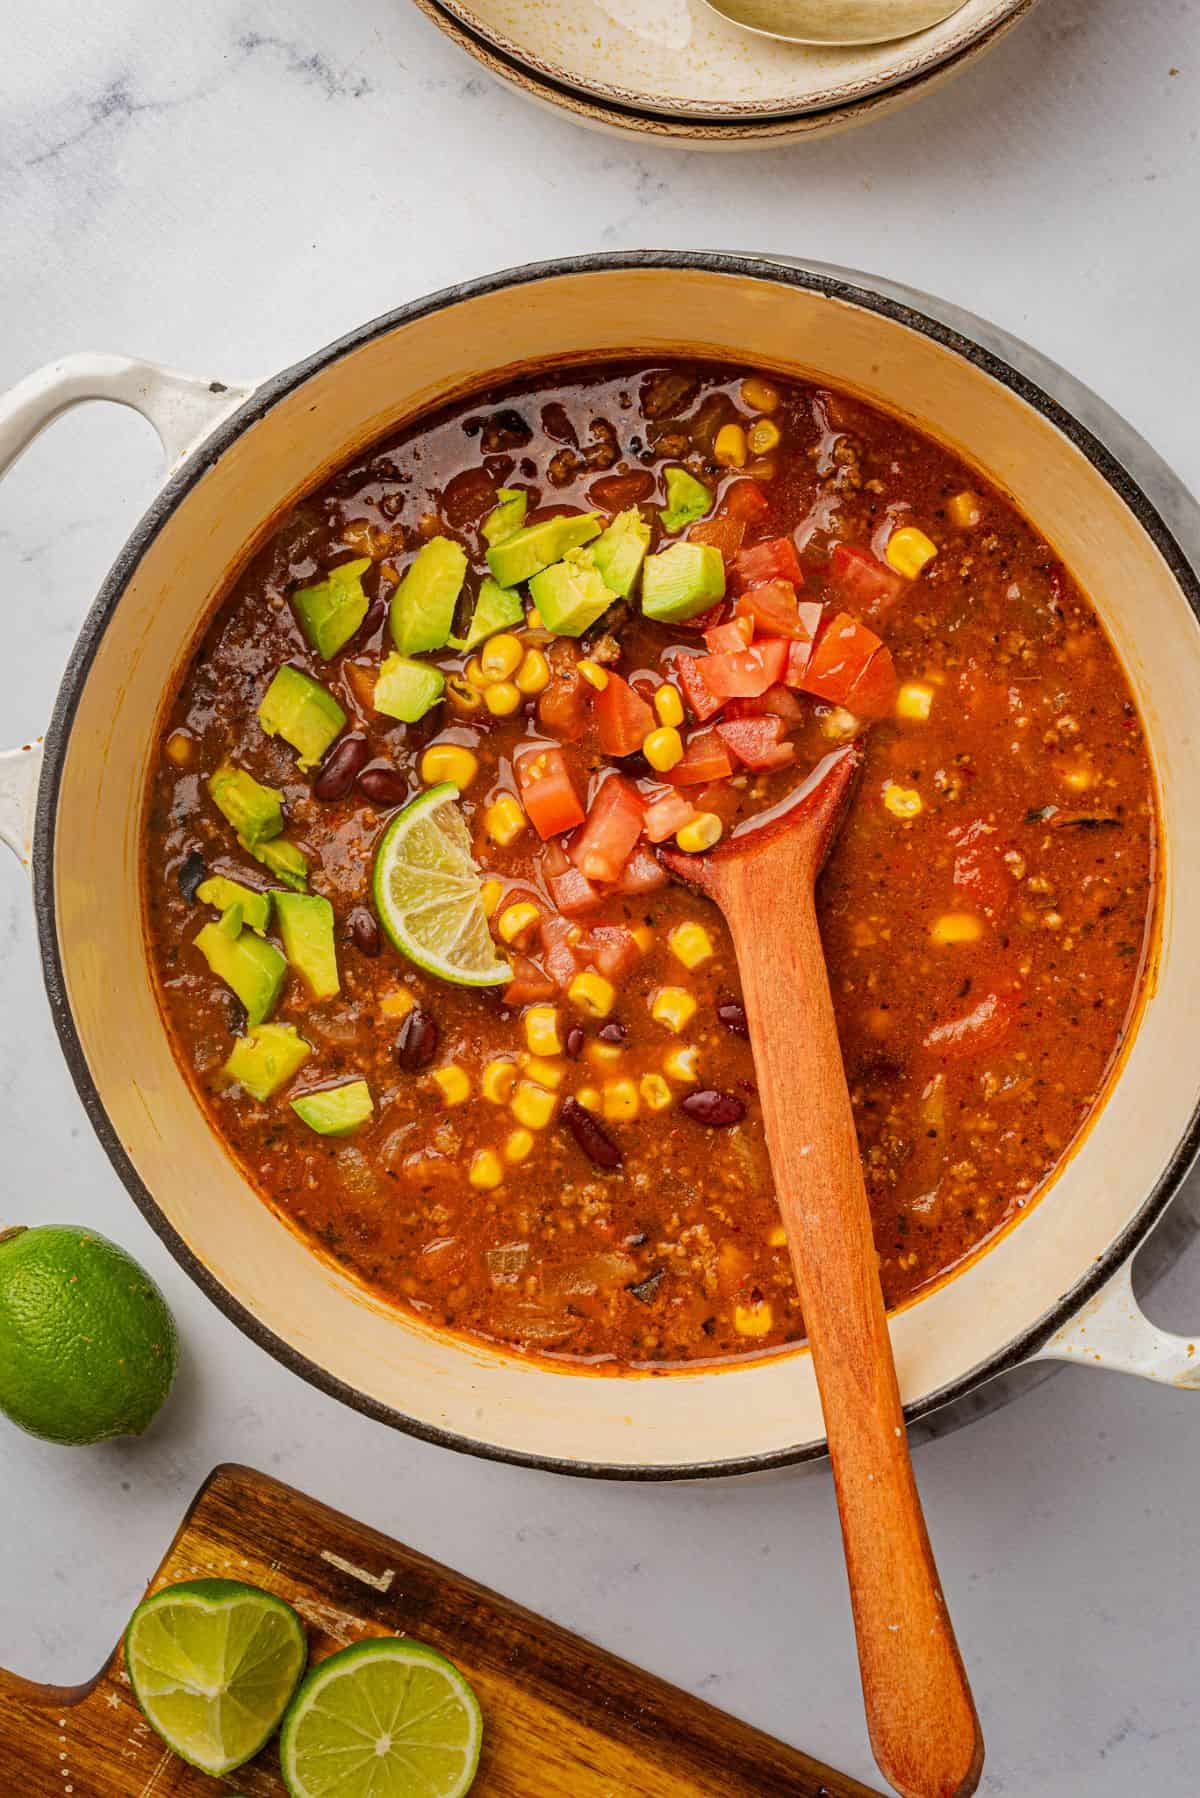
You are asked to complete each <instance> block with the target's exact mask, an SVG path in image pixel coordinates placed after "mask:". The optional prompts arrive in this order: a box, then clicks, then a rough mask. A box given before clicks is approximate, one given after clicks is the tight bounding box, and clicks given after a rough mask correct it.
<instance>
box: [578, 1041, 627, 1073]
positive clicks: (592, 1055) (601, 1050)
mask: <svg viewBox="0 0 1200 1798" xmlns="http://www.w3.org/2000/svg"><path fill="white" fill-rule="evenodd" d="M583 1052H584V1054H585V1055H586V1056H587V1058H588V1060H589V1061H590V1062H591V1064H592V1066H593V1067H594V1068H611V1067H612V1066H614V1064H615V1063H616V1062H618V1061H620V1059H621V1057H622V1056H623V1055H624V1053H625V1051H624V1049H623V1048H622V1047H621V1045H620V1043H602V1042H601V1041H600V1038H599V1037H598V1036H591V1037H589V1038H588V1040H587V1044H586V1046H585V1048H584V1051H583Z"/></svg>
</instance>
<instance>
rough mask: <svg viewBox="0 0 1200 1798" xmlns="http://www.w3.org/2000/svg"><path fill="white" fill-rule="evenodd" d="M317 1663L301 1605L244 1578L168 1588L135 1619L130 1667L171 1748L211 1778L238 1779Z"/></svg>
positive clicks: (151, 1718) (137, 1692)
mask: <svg viewBox="0 0 1200 1798" xmlns="http://www.w3.org/2000/svg"><path fill="white" fill-rule="evenodd" d="M307 1659H308V1642H307V1640H306V1638H305V1634H304V1625H303V1624H302V1623H301V1621H300V1619H299V1617H297V1615H296V1613H295V1611H293V1609H292V1607H291V1605H289V1604H284V1602H283V1600H282V1599H281V1598H274V1597H272V1595H271V1594H270V1593H269V1592H260V1591H259V1589H258V1587H257V1586H243V1585H239V1584H238V1582H237V1581H236V1580H221V1579H201V1580H188V1581H185V1582H184V1583H183V1584H182V1585H178V1586H164V1587H163V1589H162V1591H161V1592H156V1593H155V1594H154V1596H153V1598H147V1599H146V1600H144V1602H143V1603H142V1604H140V1605H139V1606H138V1608H137V1610H136V1611H135V1612H134V1613H133V1618H132V1621H131V1622H130V1625H129V1628H128V1629H127V1630H126V1632H125V1665H126V1667H127V1669H128V1671H129V1683H130V1685H131V1686H132V1687H133V1695H134V1697H135V1698H136V1699H137V1701H138V1703H139V1705H140V1706H141V1708H142V1711H143V1713H144V1714H145V1717H146V1720H147V1722H148V1723H150V1724H151V1725H152V1726H153V1727H154V1728H155V1729H156V1730H157V1731H158V1733H159V1735H160V1736H161V1737H162V1739H163V1741H164V1742H165V1743H166V1744H167V1746H168V1748H173V1749H174V1751H175V1753H176V1754H178V1755H180V1756H181V1757H182V1758H183V1759H184V1760H185V1761H190V1762H191V1764H192V1766H193V1767H199V1768H200V1769H201V1770H202V1771H203V1772H205V1773H231V1772H232V1771H233V1769H234V1768H235V1767H240V1766H242V1765H243V1764H244V1763H245V1762H246V1761H248V1760H251V1759H253V1757H254V1756H255V1755H256V1754H257V1753H258V1751H259V1749H260V1748H261V1747H262V1745H263V1743H264V1742H266V1741H267V1740H268V1738H269V1737H270V1736H271V1735H272V1734H273V1733H274V1731H275V1730H276V1729H277V1728H278V1726H279V1719H280V1718H281V1717H282V1715H283V1713H284V1711H285V1710H286V1709H287V1706H288V1700H289V1699H290V1698H291V1696H292V1693H293V1692H294V1691H295V1690H296V1685H297V1682H298V1681H299V1678H300V1675H301V1674H302V1673H303V1671H304V1663H305V1661H306V1660H307Z"/></svg>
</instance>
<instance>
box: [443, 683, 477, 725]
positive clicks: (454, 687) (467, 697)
mask: <svg viewBox="0 0 1200 1798" xmlns="http://www.w3.org/2000/svg"><path fill="white" fill-rule="evenodd" d="M446 699H447V702H448V703H449V706H450V709H451V711H453V712H457V713H458V715H459V717H460V718H469V717H470V716H471V714H472V713H473V712H477V711H478V710H479V708H480V706H481V705H482V704H483V701H482V699H481V698H480V697H479V694H478V692H477V691H476V689H475V688H474V687H473V686H472V685H471V683H470V681H468V680H467V679H466V678H465V677H464V676H463V675H461V674H448V675H447V676H446Z"/></svg>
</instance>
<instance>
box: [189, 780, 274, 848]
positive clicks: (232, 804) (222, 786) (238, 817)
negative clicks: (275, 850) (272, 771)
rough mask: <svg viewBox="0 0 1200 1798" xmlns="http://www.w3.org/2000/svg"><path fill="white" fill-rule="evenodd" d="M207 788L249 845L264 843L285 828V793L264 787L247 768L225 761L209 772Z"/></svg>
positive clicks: (215, 803) (216, 804)
mask: <svg viewBox="0 0 1200 1798" xmlns="http://www.w3.org/2000/svg"><path fill="white" fill-rule="evenodd" d="M208 790H209V792H210V793H211V795H212V800H213V804H214V805H215V806H216V808H217V810H218V811H219V812H223V813H224V815H225V817H226V818H228V820H229V822H230V823H231V824H232V825H233V828H234V829H235V830H236V831H237V833H238V835H239V837H241V838H242V839H243V841H244V842H245V843H247V844H248V845H250V846H253V845H254V844H256V843H265V842H267V841H268V840H269V838H271V837H277V836H278V835H279V833H280V831H281V830H282V829H283V796H282V794H280V793H277V792H276V791H275V788H274V787H264V786H263V785H262V784H261V782H259V781H257V780H255V778H254V776H253V775H252V774H247V773H246V771H245V769H244V768H235V767H234V765H233V763H232V762H222V763H221V766H220V767H219V768H218V769H217V771H216V773H215V774H213V775H211V776H210V778H209V782H208Z"/></svg>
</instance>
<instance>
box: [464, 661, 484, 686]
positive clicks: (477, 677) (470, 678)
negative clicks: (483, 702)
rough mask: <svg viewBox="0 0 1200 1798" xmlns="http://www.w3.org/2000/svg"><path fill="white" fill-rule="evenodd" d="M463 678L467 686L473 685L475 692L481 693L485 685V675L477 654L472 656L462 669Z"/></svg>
mask: <svg viewBox="0 0 1200 1798" xmlns="http://www.w3.org/2000/svg"><path fill="white" fill-rule="evenodd" d="M463 679H464V680H465V681H466V682H467V684H468V685H469V686H472V687H474V689H475V691H476V692H477V693H482V692H483V689H484V688H485V687H486V686H487V684H488V683H487V675H486V674H485V673H484V672H483V664H482V662H481V661H480V660H479V657H478V656H472V657H471V659H470V661H469V662H468V663H467V665H466V667H465V668H464V669H463Z"/></svg>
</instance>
